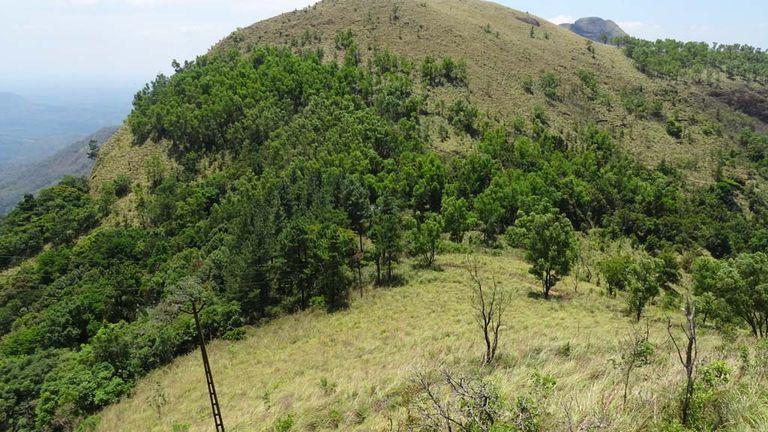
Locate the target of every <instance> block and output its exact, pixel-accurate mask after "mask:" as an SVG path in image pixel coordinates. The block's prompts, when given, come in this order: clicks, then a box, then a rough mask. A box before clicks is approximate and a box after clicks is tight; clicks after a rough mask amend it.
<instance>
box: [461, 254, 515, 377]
mask: <svg viewBox="0 0 768 432" xmlns="http://www.w3.org/2000/svg"><path fill="white" fill-rule="evenodd" d="M469 275H470V277H471V278H472V283H473V285H472V306H473V308H474V309H475V319H476V320H477V323H478V325H479V327H480V329H481V330H482V332H483V340H484V342H485V355H484V356H483V366H485V365H488V364H490V363H492V362H493V360H494V358H495V357H496V350H497V349H498V346H499V334H500V333H501V325H502V322H503V319H504V312H505V311H506V308H507V304H508V303H509V299H508V297H506V296H505V295H504V294H503V293H501V291H500V290H499V288H498V286H497V285H496V280H493V285H492V287H491V288H490V290H489V289H486V288H484V287H483V282H482V281H481V280H480V275H479V272H478V269H477V262H473V263H472V264H471V266H470V268H469Z"/></svg>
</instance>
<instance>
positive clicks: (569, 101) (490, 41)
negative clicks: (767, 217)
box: [214, 0, 759, 182]
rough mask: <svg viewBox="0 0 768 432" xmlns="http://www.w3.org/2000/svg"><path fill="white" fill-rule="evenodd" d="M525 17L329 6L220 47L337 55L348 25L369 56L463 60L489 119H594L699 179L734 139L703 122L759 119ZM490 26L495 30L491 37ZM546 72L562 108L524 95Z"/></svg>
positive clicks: (412, 6)
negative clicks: (587, 76) (644, 106)
mask: <svg viewBox="0 0 768 432" xmlns="http://www.w3.org/2000/svg"><path fill="white" fill-rule="evenodd" d="M526 17H531V16H530V15H528V14H527V13H524V12H520V11H516V10H513V9H509V8H507V7H504V6H500V5H497V4H495V3H491V2H485V1H480V0H460V1H456V0H427V1H418V0H383V1H377V2H364V1H361V0H325V1H322V2H320V3H318V4H316V5H315V6H313V7H310V8H307V9H303V10H300V11H295V12H292V13H287V14H284V15H281V16H278V17H276V18H273V19H270V20H266V21H262V22H260V23H257V24H254V25H252V26H250V27H248V28H245V29H240V30H238V31H236V32H234V33H233V34H232V35H231V36H230V37H228V38H226V39H225V40H224V41H222V42H221V43H220V44H219V45H218V46H217V47H215V48H214V50H217V49H228V48H231V47H248V46H250V45H252V44H270V45H274V44H284V45H291V46H295V47H299V46H304V47H318V46H319V47H322V48H324V49H325V51H326V53H333V52H335V50H334V47H333V43H334V42H333V39H334V36H335V35H336V34H337V33H338V32H339V31H342V30H347V29H351V30H352V31H353V32H354V33H355V35H356V38H357V40H358V43H359V45H360V46H361V48H362V50H363V51H364V53H366V52H368V53H370V52H371V50H372V49H373V48H374V47H384V48H388V49H390V50H392V51H394V52H396V53H398V54H400V55H404V56H406V57H409V58H412V59H414V60H416V61H420V60H421V59H422V58H424V57H425V56H427V55H434V56H451V57H453V58H457V59H459V58H463V59H466V60H467V63H468V65H469V72H470V92H471V98H472V100H473V101H474V102H475V103H476V104H477V105H478V106H479V107H481V109H482V110H484V111H486V112H488V113H489V114H490V115H491V116H492V117H493V118H495V119H497V120H500V121H508V120H510V119H511V118H512V117H513V116H514V115H523V116H526V117H527V116H529V115H530V114H531V113H532V111H533V109H534V107H536V106H542V107H546V109H547V111H548V112H549V113H550V117H551V119H552V121H553V123H554V124H555V125H556V127H558V128H560V129H562V130H563V131H571V130H573V129H574V127H580V126H583V125H585V124H586V123H588V122H596V123H598V124H600V125H601V126H602V127H604V128H607V129H609V130H611V131H612V132H613V134H614V135H615V136H616V137H617V138H618V139H619V141H621V142H622V143H623V144H624V145H625V146H627V147H628V148H629V149H631V150H632V151H633V153H634V154H635V155H637V156H638V157H639V158H640V159H641V160H643V161H645V162H647V163H648V164H650V165H654V164H656V163H658V162H660V161H661V160H662V159H664V158H666V159H667V160H668V161H671V162H673V163H677V164H678V165H680V166H681V167H683V168H684V169H685V171H687V172H688V174H689V176H690V178H691V179H693V180H696V181H698V182H705V181H708V180H710V179H711V176H712V171H713V170H712V167H713V161H712V154H713V151H714V150H715V149H717V148H722V146H726V147H728V146H730V145H733V143H734V139H733V137H729V136H728V134H726V137H724V138H721V137H707V136H705V135H704V134H703V133H702V122H704V121H706V120H711V119H713V118H714V117H715V116H716V115H717V114H718V113H719V115H720V118H721V119H722V118H727V119H729V120H728V123H729V124H732V126H733V129H732V131H731V132H736V131H739V130H740V128H741V127H742V126H743V124H746V123H751V122H754V121H755V120H754V119H748V118H746V117H745V116H743V115H740V114H737V113H734V112H733V111H732V110H731V109H730V108H728V107H727V106H725V105H724V104H722V103H720V102H718V101H716V100H715V99H714V98H711V97H709V96H707V91H706V90H705V89H703V88H700V87H698V86H695V85H690V84H686V83H683V82H678V83H670V82H663V81H659V80H651V79H649V78H648V77H646V76H645V75H643V74H641V73H640V72H638V71H637V70H636V68H635V67H634V66H633V64H632V63H631V61H630V60H629V59H627V58H626V56H625V55H624V54H623V53H622V52H621V51H620V49H618V48H615V47H610V46H605V45H601V44H595V49H596V55H595V57H594V58H593V56H592V55H591V54H590V53H589V52H588V50H587V40H586V39H584V38H582V37H580V36H578V35H576V34H574V33H572V32H571V31H569V30H566V29H563V28H560V27H559V26H556V25H553V24H551V23H549V22H547V21H544V20H542V19H538V18H537V19H538V20H539V21H540V23H541V27H540V28H536V29H535V34H536V37H535V38H531V37H530V28H531V25H530V24H528V23H525V22H523V21H521V20H520V19H519V18H526ZM486 26H490V30H491V33H488V32H486V31H485V29H484V27H486ZM307 32H309V34H311V35H315V36H320V38H319V39H320V41H319V42H318V41H317V40H316V39H315V40H314V41H312V42H308V43H302V42H301V41H302V36H303V35H304V34H305V33H307ZM545 35H546V36H545ZM580 69H584V70H589V71H592V72H594V73H595V74H596V76H597V77H598V81H599V82H600V84H601V87H602V89H603V90H604V91H605V92H606V94H607V95H608V100H609V105H601V104H597V103H594V102H586V101H585V100H584V98H583V97H581V96H579V93H580V92H581V84H580V82H579V79H578V77H577V75H576V72H577V71H578V70H580ZM544 72H554V73H556V74H558V75H559V76H560V77H561V79H562V86H561V91H560V93H561V96H562V99H561V101H560V102H555V103H553V102H551V101H548V100H547V98H546V97H545V96H544V95H543V94H541V92H540V91H536V92H535V94H534V95H529V94H528V93H526V92H525V91H524V90H523V87H522V85H521V82H522V81H523V79H524V77H526V76H530V77H532V78H533V79H534V81H535V82H536V83H538V80H539V77H540V76H541V75H542V73H544ZM633 86H641V87H642V88H643V89H644V91H645V93H646V95H648V97H651V98H653V97H659V98H663V99H664V100H665V112H666V114H667V115H670V116H671V115H672V114H673V113H675V112H676V113H678V116H679V117H680V118H681V119H684V124H686V126H688V127H687V131H688V132H687V134H686V137H684V139H682V140H675V139H673V138H671V137H670V136H668V135H667V133H666V130H665V127H664V124H663V123H662V122H658V121H646V120H637V119H633V118H631V117H630V118H628V116H627V113H626V112H625V111H624V109H623V108H622V101H621V98H620V96H619V92H620V91H621V90H623V89H625V88H628V87H633ZM662 95H663V96H662ZM758 123H759V122H758Z"/></svg>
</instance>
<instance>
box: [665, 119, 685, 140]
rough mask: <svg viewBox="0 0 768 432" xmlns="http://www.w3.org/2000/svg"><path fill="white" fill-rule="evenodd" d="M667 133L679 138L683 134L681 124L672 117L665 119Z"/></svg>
mask: <svg viewBox="0 0 768 432" xmlns="http://www.w3.org/2000/svg"><path fill="white" fill-rule="evenodd" d="M667 134H669V136H671V137H673V138H677V139H680V138H682V136H683V126H681V125H680V123H678V122H677V121H675V120H673V119H669V120H667Z"/></svg>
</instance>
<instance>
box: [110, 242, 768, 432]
mask: <svg viewBox="0 0 768 432" xmlns="http://www.w3.org/2000/svg"><path fill="white" fill-rule="evenodd" d="M474 256H475V257H477V259H479V260H480V262H481V268H482V272H483V274H484V275H485V277H486V279H487V281H488V280H490V278H491V277H495V278H497V279H498V280H499V281H500V283H501V284H502V286H503V289H504V290H505V291H506V292H508V293H510V294H511V295H512V296H513V299H512V302H511V304H510V305H509V307H508V311H507V316H508V319H507V321H506V323H505V325H504V328H503V330H502V340H501V347H500V356H501V358H502V360H500V364H499V366H498V367H496V368H493V369H489V370H485V371H483V372H482V375H483V376H484V377H485V379H487V380H488V381H490V382H492V383H494V385H496V386H497V387H498V389H499V391H501V392H502V394H504V395H505V397H507V398H508V399H510V400H514V399H515V398H517V397H526V396H529V397H532V398H535V400H536V401H537V402H536V403H538V404H539V405H537V406H536V409H537V410H538V412H537V414H538V416H540V417H539V418H540V422H541V423H540V428H541V429H540V430H568V429H565V427H566V426H565V425H570V427H571V428H573V429H574V430H580V429H588V428H589V427H594V425H596V424H599V425H600V426H599V427H600V429H601V430H610V431H642V430H650V429H651V427H652V424H653V422H654V418H653V417H654V415H658V414H654V413H653V411H652V410H648V409H647V407H648V406H655V407H659V408H661V407H664V406H667V405H668V404H669V403H670V400H674V394H675V392H676V391H677V390H676V388H677V387H676V386H677V383H678V382H679V380H680V375H681V369H680V366H679V364H677V363H676V362H677V361H678V360H677V359H676V357H675V356H676V355H677V354H676V353H674V348H673V347H672V346H671V345H669V344H668V336H667V334H666V321H665V315H667V314H669V313H670V311H665V310H663V309H658V310H654V311H653V312H651V313H650V314H649V316H650V317H651V318H650V319H649V321H648V325H649V334H650V341H651V343H652V344H653V346H654V351H653V354H652V356H653V359H652V360H651V361H650V364H648V365H646V366H642V367H639V368H638V370H637V371H636V372H635V373H634V374H633V375H632V377H631V382H630V396H629V399H628V401H629V402H628V403H627V404H626V405H624V404H623V402H622V392H623V388H622V384H621V382H622V379H623V378H622V370H621V367H620V366H619V363H620V362H621V356H622V355H623V354H622V345H623V344H625V343H626V340H627V338H629V337H631V334H632V332H633V331H637V329H634V330H633V327H632V325H631V324H630V323H628V322H627V321H626V318H625V317H624V316H623V313H622V312H621V311H622V308H623V305H622V304H621V303H620V302H617V301H616V300H615V299H610V298H607V297H605V296H603V295H601V294H600V293H601V289H600V288H598V287H596V286H594V285H592V284H589V283H584V282H581V283H579V284H578V286H577V287H574V286H573V281H566V282H564V283H563V284H562V286H561V289H560V291H559V293H558V297H557V300H556V301H553V302H541V301H540V300H538V299H537V298H536V296H535V295H534V296H531V295H530V294H531V292H535V291H537V290H538V287H537V283H536V281H535V280H534V279H533V278H531V277H530V275H528V274H527V273H526V268H527V265H526V264H525V263H524V262H522V261H521V258H520V256H519V255H517V254H515V253H504V254H501V255H499V254H485V253H482V252H476V254H475V255H474ZM467 264H468V261H467V256H465V255H460V254H451V255H445V256H441V257H440V259H439V260H438V269H437V270H432V271H423V270H421V271H415V270H410V271H408V280H409V283H408V284H407V285H406V286H401V287H394V288H390V289H387V290H375V291H370V292H366V293H365V294H364V295H363V297H362V298H356V299H355V300H354V301H353V302H352V305H351V307H350V309H349V310H347V311H343V312H338V313H334V314H325V313H324V312H322V311H317V310H314V311H308V312H304V313H301V314H298V315H293V316H290V317H285V318H282V319H279V320H276V321H274V322H272V323H270V324H267V325H265V326H263V327H259V328H252V329H249V330H248V333H247V336H246V338H245V340H243V341H239V342H227V341H217V342H213V343H212V344H211V346H210V348H209V355H210V357H211V362H212V365H213V366H212V367H213V373H214V378H215V380H216V384H217V386H218V389H219V400H220V401H221V404H222V412H223V418H224V421H225V425H226V426H227V428H231V429H232V430H248V431H273V430H319V431H324V430H346V431H370V430H377V431H378V430H402V429H403V422H404V421H405V419H406V416H407V414H408V411H409V409H411V410H412V409H414V407H413V406H409V400H411V399H413V398H415V396H416V392H417V391H418V389H417V386H416V385H415V383H414V379H415V378H416V374H417V373H418V372H419V371H425V370H426V371H429V370H434V369H439V368H440V366H441V365H442V366H445V367H448V368H450V369H453V370H455V371H457V373H468V374H471V372H469V371H472V370H473V369H475V368H476V367H477V364H478V362H479V360H480V358H481V356H482V351H483V342H482V333H481V332H480V329H479V328H478V327H477V324H476V322H475V315H474V311H473V309H472V307H471V283H472V282H471V279H470V277H469V274H468V273H467ZM574 290H575V291H574ZM355 297H358V296H357V294H356V295H355ZM574 323H578V324H574ZM642 331H643V332H644V331H645V328H643V329H642ZM700 337H701V340H702V342H701V348H700V349H701V353H700V355H701V356H702V357H709V356H715V355H716V354H714V352H715V351H716V350H718V349H719V347H720V346H721V344H722V343H723V341H722V340H721V339H720V337H719V336H718V335H717V334H714V333H709V332H705V333H702V334H701V336H700ZM728 363H729V364H731V365H733V366H730V367H735V365H736V364H738V359H737V356H736V355H735V353H734V355H733V357H730V358H729V359H728ZM202 376H203V370H202V366H201V364H200V358H199V353H190V354H189V355H186V356H184V357H182V358H180V359H178V360H176V361H175V362H173V363H172V364H170V365H169V366H167V367H164V368H162V369H160V370H158V371H156V372H153V373H152V374H150V375H149V376H148V377H147V378H146V379H145V380H143V382H142V383H141V384H140V385H139V386H137V388H136V390H135V391H134V393H133V395H132V396H131V397H130V398H129V399H127V400H124V401H122V402H120V403H119V404H117V405H115V406H112V407H110V408H108V409H107V410H105V411H104V412H103V413H101V415H100V420H101V421H100V423H99V426H98V428H96V430H98V431H123V430H125V431H128V430H142V431H148V432H149V431H166V430H173V429H174V428H176V429H182V430H188V431H190V432H193V431H206V430H210V427H211V420H210V418H208V416H207V411H208V410H209V406H208V399H207V394H206V387H205V381H204V380H201V377H202ZM537 376H539V377H541V376H544V377H550V378H551V379H552V380H553V381H552V385H553V386H554V387H553V391H552V393H551V394H546V395H537V391H540V390H541V389H540V388H537V381H536V377H537ZM755 390H756V389H752V390H749V391H745V393H744V397H745V398H748V400H750V401H752V402H754V403H755V405H753V406H752V408H751V409H750V411H749V412H748V411H745V410H743V409H738V410H733V411H730V412H729V413H728V414H726V415H728V416H733V417H730V418H729V420H724V421H732V422H734V423H737V424H740V425H741V430H755V431H757V430H760V427H761V426H760V425H761V424H763V423H764V422H765V421H767V420H768V418H766V416H768V411H766V408H768V407H766V405H765V403H764V402H758V401H756V400H754V399H752V397H753V396H748V395H747V394H748V393H749V392H752V391H755ZM158 398H162V400H163V401H164V403H162V404H161V406H158V407H157V409H155V408H154V407H155V406H156V405H153V401H156V400H158ZM672 403H674V402H672ZM745 403H746V404H749V403H751V402H746V401H745ZM286 419H292V420H291V421H290V422H287V421H286ZM281 424H282V425H285V424H291V425H292V427H291V428H284V429H280V425H281ZM283 427H285V426H283Z"/></svg>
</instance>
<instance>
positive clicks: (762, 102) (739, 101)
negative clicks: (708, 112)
mask: <svg viewBox="0 0 768 432" xmlns="http://www.w3.org/2000/svg"><path fill="white" fill-rule="evenodd" d="M709 95H710V96H712V97H715V98H717V99H718V100H720V101H721V102H723V103H725V104H726V105H728V106H730V107H731V108H733V109H735V110H737V111H741V112H743V113H744V114H746V115H748V116H751V117H754V118H756V119H758V120H760V121H762V122H763V123H768V89H766V88H758V89H751V88H748V87H739V88H735V89H728V90H724V89H713V90H711V91H710V92H709Z"/></svg>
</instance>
